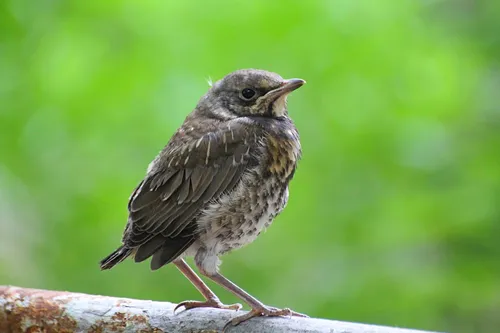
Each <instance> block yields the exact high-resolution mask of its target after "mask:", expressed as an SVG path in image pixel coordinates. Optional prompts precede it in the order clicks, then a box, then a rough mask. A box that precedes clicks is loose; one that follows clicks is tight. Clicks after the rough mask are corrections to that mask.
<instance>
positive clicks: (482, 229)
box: [0, 0, 500, 332]
mask: <svg viewBox="0 0 500 333" xmlns="http://www.w3.org/2000/svg"><path fill="white" fill-rule="evenodd" d="M248 67H254V68H262V69H267V70H271V71H275V72H277V73H279V74H280V75H282V76H283V77H286V78H290V77H300V78H303V79H305V80H307V82H308V84H307V85H306V86H304V87H303V88H301V89H300V90H298V91H296V92H294V93H293V94H292V95H291V97H290V98H289V111H290V114H291V116H292V117H293V119H294V120H295V122H296V124H297V127H298V128H299V131H300V133H301V139H302V146H303V160H302V161H301V163H300V166H299V169H298V170H297V173H296V176H295V179H294V180H293V182H292V184H291V189H290V192H291V193H290V201H289V203H288V207H287V209H285V211H284V212H283V214H282V215H280V216H279V217H278V218H277V220H276V221H275V223H274V224H273V226H272V227H271V228H270V229H269V230H268V231H267V232H266V233H264V234H262V235H261V237H259V238H258V239H257V240H256V241H255V242H254V243H253V244H252V245H250V246H248V247H246V248H244V249H241V250H239V251H236V252H234V253H231V254H229V255H226V256H224V258H223V261H224V262H223V265H222V272H223V273H224V274H226V276H228V277H229V278H230V279H232V280H233V281H235V282H236V283H237V284H239V285H240V286H242V287H243V288H244V289H246V290H247V291H248V292H250V293H251V294H253V295H254V296H256V297H257V298H259V299H261V300H262V301H263V302H265V303H267V304H270V305H275V306H280V307H283V306H288V307H291V308H293V309H294V310H296V311H300V312H305V313H307V314H309V315H311V316H316V317H324V318H332V319H339V320H348V321H356V322H365V323H376V324H383V325H391V326H402V327H413V328H420V329H427V330H441V331H453V332H498V331H499V327H500V241H499V239H498V238H499V235H500V107H499V95H500V2H499V1H496V0H491V1H486V0H484V1H466V0H462V1H439V0H425V1H424V0H421V1H409V0H393V1H384V0H380V1H376V0H371V1H370V0H364V1H351V0H332V1H263V0H262V1H159V0H158V1H132V0H128V1H57V0H52V1H48V0H41V1H27V0H24V1H21V0H19V1H2V2H1V4H0V284H13V285H18V286H24V287H34V288H47V289H59V290H61V289H62V290H70V291H75V292H86V293H98V294H104V295H114V296H123V297H134V298H145V299H154V300H169V301H173V302H178V301H182V300H185V299H200V295H199V294H198V293H197V291H196V290H195V289H194V288H193V287H192V286H191V285H190V283H189V282H188V281H187V280H186V279H185V278H183V277H182V276H181V274H180V273H179V272H178V271H177V270H176V269H175V267H173V266H167V267H165V268H164V269H161V270H159V271H156V272H151V271H150V270H149V265H148V264H146V263H144V264H134V263H133V262H132V261H126V262H124V263H123V264H121V265H119V266H117V267H116V268H114V269H113V270H111V271H106V272H101V271H100V270H99V267H98V262H99V260H100V259H101V258H103V257H104V256H106V255H107V254H108V253H110V252H111V251H112V250H114V249H115V248H116V247H117V246H118V245H119V241H120V238H121V233H122V230H123V227H124V225H125V222H126V217H127V211H126V204H127V200H128V196H129V195H130V193H131V191H132V190H133V189H134V187H135V186H136V184H137V183H138V182H139V181H140V180H141V179H142V177H143V175H144V173H145V169H146V167H147V165H148V163H149V162H150V161H151V160H152V159H153V157H154V156H155V155H156V153H157V152H158V151H159V150H160V149H161V148H162V147H163V146H164V145H165V144H166V143H167V141H168V139H169V138H170V136H171V135H172V134H173V132H174V131H175V130H176V128H177V127H178V126H180V124H181V123H182V121H183V119H184V117H185V116H186V115H187V114H188V113H189V112H190V111H191V110H192V109H193V107H194V106H195V105H196V102H197V101H198V99H199V98H200V97H201V96H202V95H203V94H204V93H205V92H206V90H207V89H208V86H207V83H206V79H208V78H209V77H211V78H212V79H213V80H217V79H220V78H221V77H222V76H224V75H225V74H227V73H228V72H231V71H233V70H235V69H239V68H248ZM210 285H211V286H213V284H210ZM214 290H215V291H216V292H217V294H218V295H219V297H220V298H221V299H222V300H223V301H224V302H226V303H232V302H235V301H236V299H235V298H234V297H233V296H232V295H230V294H228V293H227V292H225V291H223V290H221V288H219V287H215V286H214Z"/></svg>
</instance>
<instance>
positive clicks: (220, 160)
mask: <svg viewBox="0 0 500 333" xmlns="http://www.w3.org/2000/svg"><path fill="white" fill-rule="evenodd" d="M176 135H177V136H183V137H182V138H181V139H182V140H180V141H182V142H183V143H182V144H181V145H177V146H175V147H174V145H173V144H169V145H167V147H166V148H165V149H164V151H162V153H160V156H161V158H160V157H158V158H157V159H156V160H155V161H154V162H153V163H152V166H151V167H150V171H149V172H148V176H147V177H146V178H145V180H144V181H143V182H142V183H141V184H139V186H138V187H137V188H136V190H135V192H134V193H133V194H132V196H131V198H130V201H129V205H128V208H129V222H128V225H127V228H126V231H125V233H124V239H123V242H124V244H125V245H126V246H129V247H139V246H141V247H142V249H139V250H138V253H137V254H136V261H141V260H144V259H146V258H147V257H149V256H151V255H152V254H153V253H154V252H155V251H156V250H157V249H158V248H159V247H161V245H162V244H164V243H165V242H168V241H169V239H170V240H172V241H173V242H174V243H175V239H179V237H183V238H187V237H190V236H192V235H193V234H194V233H195V232H196V225H195V223H194V222H193V218H194V217H196V215H197V214H198V213H200V211H201V209H202V208H203V207H204V206H205V205H206V204H207V203H208V202H209V201H211V200H213V199H216V198H218V197H220V195H221V194H222V193H223V192H225V191H230V190H232V189H233V188H234V187H235V185H236V184H237V183H238V181H239V180H240V179H241V177H242V175H243V174H244V173H245V171H246V170H248V169H249V167H250V166H251V165H253V164H255V163H256V160H255V159H253V158H252V156H254V155H255V154H251V149H252V148H251V147H255V144H253V145H252V144H250V140H256V139H255V136H254V135H253V133H251V132H250V131H249V130H248V129H245V128H244V126H241V125H239V124H233V125H231V126H224V128H222V129H220V130H216V131H213V132H209V133H207V134H205V135H203V136H202V137H198V138H192V139H190V138H187V137H188V136H187V135H185V134H183V133H182V131H181V132H178V133H177V134H176ZM177 141H179V140H177ZM186 242H187V241H186ZM146 244H148V245H147V246H145V245H146ZM186 244H187V243H186ZM172 245H173V244H172Z"/></svg>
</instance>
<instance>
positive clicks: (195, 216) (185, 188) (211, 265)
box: [101, 69, 305, 325]
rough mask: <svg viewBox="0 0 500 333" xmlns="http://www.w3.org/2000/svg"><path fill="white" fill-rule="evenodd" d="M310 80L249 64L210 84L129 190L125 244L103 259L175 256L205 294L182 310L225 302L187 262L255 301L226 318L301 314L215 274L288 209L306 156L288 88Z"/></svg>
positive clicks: (167, 259) (107, 262)
mask: <svg viewBox="0 0 500 333" xmlns="http://www.w3.org/2000/svg"><path fill="white" fill-rule="evenodd" d="M304 83H305V81H304V80H301V79H290V80H285V79H283V78H282V77H281V76H279V75H278V74H275V73H271V72H267V71H263V70H256V69H243V70H238V71H235V72H233V73H230V74H228V75H227V76H225V77H224V78H223V79H222V80H220V81H218V82H216V83H214V84H213V85H212V86H211V88H210V89H209V90H208V92H207V93H206V95H205V96H203V97H202V98H201V99H200V101H199V102H198V105H197V106H196V108H195V109H194V111H193V112H191V114H189V115H188V116H187V118H186V119H185V121H184V123H183V124H182V126H181V127H180V128H179V129H178V130H177V132H176V133H175V134H174V135H173V137H172V138H171V139H170V141H169V142H168V144H167V145H166V146H165V148H164V149H163V150H162V151H161V152H160V153H159V154H158V156H157V157H156V158H155V159H154V160H153V162H151V164H150V165H149V167H148V170H147V174H146V176H145V178H144V180H143V181H142V182H141V183H140V184H139V186H138V187H137V188H136V189H135V191H134V192H133V193H132V195H131V197H130V200H129V204H128V211H129V218H128V223H127V225H126V228H125V231H124V234H123V239H122V246H120V247H119V248H118V249H117V250H116V251H115V252H113V253H112V254H110V255H109V256H108V257H106V258H105V259H103V260H102V261H101V269H109V268H112V267H113V266H115V265H116V264H118V263H120V262H121V261H123V260H124V259H125V258H127V257H129V256H132V257H133V258H134V260H135V261H136V262H141V261H144V260H146V259H147V258H149V257H152V259H151V269H152V270H156V269H158V268H160V267H162V266H164V265H166V264H168V263H173V264H174V265H175V266H177V268H178V269H179V270H180V271H181V272H182V273H183V274H184V275H185V276H186V277H187V278H188V279H189V280H190V281H191V283H192V284H193V285H194V286H195V287H196V288H197V289H198V290H199V291H200V293H201V294H202V295H203V297H204V298H205V301H203V302H199V301H184V302H182V303H180V304H178V305H177V307H176V309H177V308H178V307H184V308H185V309H191V308H196V307H214V308H220V309H234V310H238V309H240V308H241V305H240V304H232V305H225V304H222V303H221V301H220V300H219V298H218V297H217V296H216V295H215V294H214V293H213V292H212V291H211V290H210V289H209V288H208V286H207V285H206V284H205V283H204V282H203V281H202V280H201V279H200V278H199V277H198V275H196V273H195V272H194V271H193V270H192V269H191V268H190V267H189V266H188V265H187V263H186V262H185V261H184V258H185V257H187V256H194V261H195V263H196V266H197V267H198V269H199V271H200V273H201V274H202V275H204V276H206V277H207V278H209V279H211V280H213V281H214V282H216V283H217V284H219V285H221V286H222V287H224V288H225V289H227V290H228V291H230V292H231V293H233V294H234V295H236V296H237V297H239V298H240V299H241V300H243V301H244V302H245V303H247V304H248V305H249V306H250V307H251V311H250V312H248V313H246V314H244V315H241V316H239V317H236V318H234V319H233V320H232V321H231V322H229V323H228V324H232V325H237V324H239V323H241V322H243V321H245V320H248V319H250V318H252V317H255V316H288V315H293V316H302V317H304V316H305V315H302V314H299V313H297V312H294V311H292V310H290V309H277V308H273V307H269V306H266V305H264V304H263V303H261V302H260V301H258V300H257V299H256V298H254V297H252V296H251V295H249V294H248V293H247V292H245V291H244V290H243V289H241V288H239V287H238V286H237V285H235V284H234V283H232V282H231V281H230V280H228V279H227V278H225V277H224V276H223V275H221V273H220V272H219V264H220V260H219V256H220V255H222V254H224V253H227V252H229V251H231V250H234V249H238V248H240V247H242V246H244V245H246V244H249V243H251V242H253V241H254V240H255V239H256V238H257V236H258V235H259V234H260V233H261V232H262V231H263V230H264V229H265V228H267V227H268V226H269V225H270V224H271V222H272V221H273V219H274V218H275V217H276V216H277V215H278V214H279V213H280V212H281V211H282V210H283V208H284V207H285V205H286V203H287V200H288V184H289V182H290V180H291V179H292V177H293V175H294V173H295V169H296V167H297V162H298V161H299V159H300V156H301V148H300V141H299V134H298V132H297V129H296V128H295V125H294V123H293V122H292V120H291V119H290V117H289V115H288V111H287V96H288V94H289V93H290V92H292V91H294V90H295V89H297V88H299V87H301V86H302V85H303V84H304Z"/></svg>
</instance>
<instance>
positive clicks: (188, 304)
mask: <svg viewBox="0 0 500 333" xmlns="http://www.w3.org/2000/svg"><path fill="white" fill-rule="evenodd" d="M181 307H184V310H189V309H194V308H216V309H223V310H236V311H238V310H240V309H241V308H242V306H241V304H239V303H235V304H229V305H226V304H223V303H222V302H221V301H219V300H218V299H209V300H206V301H205V302H201V301H184V302H180V303H179V304H177V305H176V306H175V308H174V313H175V311H177V310H178V309H179V308H181Z"/></svg>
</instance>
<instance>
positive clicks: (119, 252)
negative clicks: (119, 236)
mask: <svg viewBox="0 0 500 333" xmlns="http://www.w3.org/2000/svg"><path fill="white" fill-rule="evenodd" d="M131 254H132V249H131V248H128V247H125V246H123V245H122V246H120V247H119V248H117V249H116V250H115V251H114V252H113V253H111V254H110V255H109V256H107V257H106V258H104V259H102V260H101V264H100V265H101V269H102V270H104V269H110V268H112V267H113V266H114V265H116V264H119V263H121V262H122V261H123V260H125V259H126V258H127V257H128V256H129V255H131Z"/></svg>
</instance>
